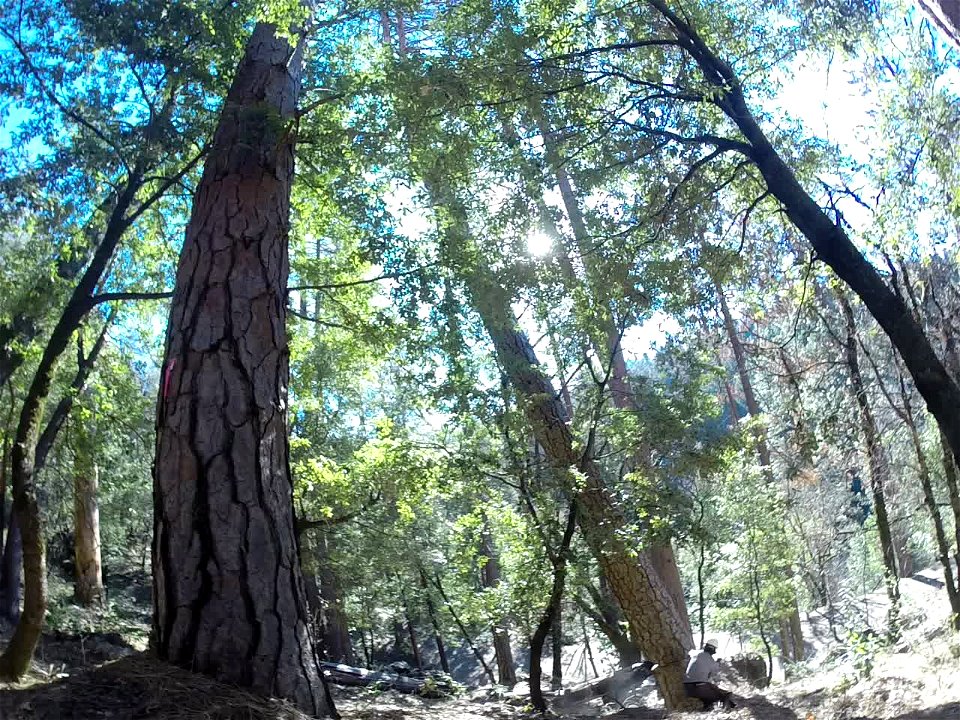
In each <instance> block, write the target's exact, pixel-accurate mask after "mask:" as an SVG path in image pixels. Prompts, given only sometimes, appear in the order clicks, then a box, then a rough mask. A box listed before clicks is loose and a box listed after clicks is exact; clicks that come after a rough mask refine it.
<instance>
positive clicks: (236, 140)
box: [153, 23, 332, 715]
mask: <svg viewBox="0 0 960 720" xmlns="http://www.w3.org/2000/svg"><path fill="white" fill-rule="evenodd" d="M302 46H303V43H302V42H301V43H300V44H299V45H298V47H296V48H294V47H292V46H291V45H290V44H289V43H288V42H287V40H286V39H284V38H282V37H280V36H278V34H277V32H276V29H275V28H274V27H273V26H271V25H268V24H264V23H261V24H258V25H257V26H256V28H255V29H254V31H253V34H252V36H251V38H250V40H249V42H248V43H247V46H246V49H245V52H244V55H243V58H242V60H241V61H240V64H239V67H238V68H237V72H236V76H235V78H234V80H233V84H232V86H231V88H230V92H229V94H228V95H227V99H226V103H225V104H224V107H223V110H222V113H221V117H220V120H219V123H218V126H217V129H216V132H215V135H214V139H213V145H212V148H211V150H210V153H209V156H208V158H207V161H206V164H205V167H204V171H203V176H202V178H201V180H200V184H199V186H198V188H197V191H196V194H195V196H194V202H193V211H192V214H191V218H190V222H189V224H188V226H187V230H186V238H185V241H184V247H183V251H182V253H181V255H180V263H179V266H178V268H177V279H176V287H175V291H174V297H173V302H172V305H171V309H170V321H169V325H168V328H167V341H166V354H165V358H164V363H163V371H162V376H161V387H160V398H159V402H158V417H157V447H156V461H155V467H154V539H153V574H154V607H155V610H154V643H155V646H156V651H157V653H158V655H159V656H160V657H161V658H163V659H165V660H168V661H170V662H173V663H175V664H177V665H181V666H183V667H186V668H189V669H191V670H194V671H198V672H202V673H205V674H208V675H211V676H213V677H216V678H218V679H220V680H223V681H226V682H229V683H233V684H236V685H241V686H245V687H250V688H253V689H254V690H256V691H258V692H261V693H264V694H269V695H276V696H280V697H283V698H287V699H289V700H291V701H293V702H294V703H295V704H296V705H297V706H298V707H300V708H301V709H303V710H304V711H306V712H308V713H312V714H318V715H319V714H326V713H328V712H331V711H332V706H331V703H330V702H329V697H328V696H327V695H326V693H325V691H324V687H323V682H322V676H321V675H320V673H319V672H318V666H317V656H316V650H315V647H314V641H313V639H312V637H311V635H310V632H309V618H308V613H307V605H306V600H305V594H304V585H303V578H302V575H301V570H300V559H299V555H298V547H297V538H296V533H295V531H294V518H293V493H292V486H291V479H290V469H289V462H288V440H287V417H286V413H287V381H288V348H287V335H286V328H285V320H286V286H287V276H288V270H289V267H288V256H287V236H288V230H289V212H290V207H289V203H290V186H291V182H292V179H293V149H294V140H295V138H294V134H295V117H296V105H297V101H298V96H299V92H300V74H301V69H302Z"/></svg>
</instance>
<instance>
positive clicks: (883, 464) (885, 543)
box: [837, 293, 900, 634]
mask: <svg viewBox="0 0 960 720" xmlns="http://www.w3.org/2000/svg"><path fill="white" fill-rule="evenodd" d="M837 301H838V302H839V304H840V308H841V310H842V311H843V317H844V320H845V322H846V333H847V335H846V361H847V371H848V372H849V374H850V385H851V389H852V390H853V395H854V399H855V400H856V402H857V408H858V409H859V412H860V431H861V432H862V433H863V441H864V444H865V445H866V450H867V463H868V468H869V470H870V487H871V489H872V491H873V505H874V511H875V514H876V517H877V532H878V533H879V535H880V549H881V551H882V554H883V565H884V568H885V570H886V586H887V594H888V596H889V597H890V611H891V612H890V620H891V633H892V634H896V632H897V629H896V623H897V617H898V614H899V610H898V606H899V604H900V589H899V587H898V584H897V580H898V574H897V573H898V566H897V558H896V553H895V551H894V545H893V536H892V535H891V533H890V521H889V518H888V516H887V500H886V494H885V487H884V486H885V485H886V482H887V479H888V478H889V476H890V463H889V461H888V459H887V454H886V451H885V450H884V449H883V444H882V443H881V441H880V433H879V431H878V430H877V423H876V420H874V417H873V409H872V408H871V406H870V399H869V398H868V397H867V389H866V386H865V385H864V382H863V375H862V374H861V372H860V354H859V351H858V350H857V324H856V320H854V316H853V308H851V307H850V303H849V302H848V301H847V299H846V297H845V296H844V295H843V294H842V293H837Z"/></svg>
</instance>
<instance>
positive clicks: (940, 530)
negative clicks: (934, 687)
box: [899, 375, 960, 630]
mask: <svg viewBox="0 0 960 720" xmlns="http://www.w3.org/2000/svg"><path fill="white" fill-rule="evenodd" d="M899 380H900V400H901V402H902V403H903V419H904V420H905V422H906V425H907V428H908V429H909V431H910V440H911V442H912V444H913V452H914V456H915V457H916V458H917V474H918V475H919V478H920V486H921V487H922V488H923V501H924V503H925V504H926V506H927V510H928V511H929V512H930V519H931V521H932V522H933V534H934V539H935V540H936V541H937V551H938V552H939V558H940V564H941V566H942V567H943V580H944V585H946V586H947V600H948V601H949V603H950V613H951V618H950V622H951V625H952V626H953V629H954V630H960V585H958V584H957V583H956V582H955V581H954V576H953V563H952V562H951V558H950V543H949V541H948V540H947V533H946V530H944V527H943V518H942V517H941V516H940V507H939V506H938V505H937V497H936V495H935V494H934V492H933V481H932V480H931V478H930V467H929V465H928V464H927V456H926V453H924V452H923V444H922V443H921V442H920V432H919V430H918V429H917V423H916V418H915V417H914V415H913V408H912V407H911V403H910V393H909V391H908V390H907V386H906V383H905V382H904V379H903V376H902V375H901V376H900V378H899Z"/></svg>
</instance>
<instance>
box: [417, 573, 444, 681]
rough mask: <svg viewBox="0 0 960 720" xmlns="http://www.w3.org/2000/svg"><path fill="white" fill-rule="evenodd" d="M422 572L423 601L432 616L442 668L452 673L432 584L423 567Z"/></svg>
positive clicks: (434, 635) (431, 620)
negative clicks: (432, 595) (428, 581)
mask: <svg viewBox="0 0 960 720" xmlns="http://www.w3.org/2000/svg"><path fill="white" fill-rule="evenodd" d="M419 572H420V590H421V592H422V593H423V601H424V603H425V604H426V606H427V614H428V615H429V616H430V624H431V625H432V626H433V639H434V641H435V642H436V644H437V655H439V656H440V667H441V669H442V670H443V671H444V672H445V673H447V674H448V675H449V674H450V661H449V660H448V659H447V649H446V647H445V646H444V644H443V633H442V632H441V631H440V621H439V619H438V618H437V610H436V608H435V607H434V604H433V598H432V597H430V586H429V584H428V583H427V574H426V573H425V572H424V570H423V568H422V567H421V568H419Z"/></svg>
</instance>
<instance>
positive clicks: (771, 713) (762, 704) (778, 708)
mask: <svg viewBox="0 0 960 720" xmlns="http://www.w3.org/2000/svg"><path fill="white" fill-rule="evenodd" d="M736 700H737V709H738V710H739V711H740V712H739V713H738V715H737V717H743V716H744V712H747V713H749V717H752V718H757V720H761V719H762V720H774V718H776V720H798V716H797V714H796V713H795V712H794V711H793V710H791V709H790V708H788V707H784V706H783V705H776V704H774V703H772V702H770V699H769V698H766V697H764V696H763V695H754V696H752V697H738V698H737V699H736Z"/></svg>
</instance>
